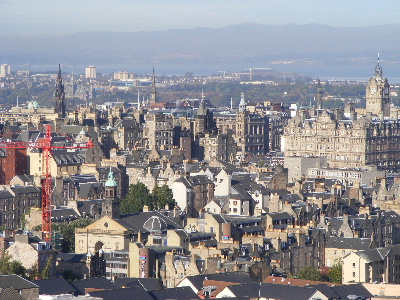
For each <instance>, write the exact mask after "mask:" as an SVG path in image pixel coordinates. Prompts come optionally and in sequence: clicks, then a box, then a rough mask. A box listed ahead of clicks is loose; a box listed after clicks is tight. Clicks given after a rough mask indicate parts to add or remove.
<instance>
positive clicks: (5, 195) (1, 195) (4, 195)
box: [0, 191, 14, 199]
mask: <svg viewBox="0 0 400 300" xmlns="http://www.w3.org/2000/svg"><path fill="white" fill-rule="evenodd" d="M6 198H14V195H13V194H11V193H10V192H9V191H0V199H6Z"/></svg>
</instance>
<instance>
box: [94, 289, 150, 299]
mask: <svg viewBox="0 0 400 300" xmlns="http://www.w3.org/2000/svg"><path fill="white" fill-rule="evenodd" d="M89 295H90V296H92V297H98V298H101V299H103V300H116V299H117V300H154V299H153V298H152V297H151V296H150V295H149V294H148V293H147V291H146V290H145V289H144V288H143V287H132V288H124V289H115V290H105V291H95V292H89Z"/></svg>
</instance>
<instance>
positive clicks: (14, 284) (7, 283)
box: [0, 275, 38, 290]
mask: <svg viewBox="0 0 400 300" xmlns="http://www.w3.org/2000/svg"><path fill="white" fill-rule="evenodd" d="M0 288H1V289H4V288H13V289H14V290H23V289H32V288H38V286H37V285H36V284H34V283H32V282H30V281H28V280H26V279H24V278H22V277H20V276H18V275H0Z"/></svg>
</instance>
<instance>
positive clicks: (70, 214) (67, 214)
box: [51, 208, 79, 220]
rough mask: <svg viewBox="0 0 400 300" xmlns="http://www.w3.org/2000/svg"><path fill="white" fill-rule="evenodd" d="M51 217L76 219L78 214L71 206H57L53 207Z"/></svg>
mask: <svg viewBox="0 0 400 300" xmlns="http://www.w3.org/2000/svg"><path fill="white" fill-rule="evenodd" d="M51 217H52V218H54V219H59V220H61V219H77V218H78V217H79V215H78V214H77V213H76V211H75V210H74V209H72V208H57V209H53V210H52V213H51Z"/></svg>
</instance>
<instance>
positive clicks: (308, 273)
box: [297, 266, 322, 281]
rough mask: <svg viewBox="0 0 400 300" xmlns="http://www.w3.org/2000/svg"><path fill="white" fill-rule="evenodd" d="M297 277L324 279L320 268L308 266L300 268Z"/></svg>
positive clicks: (314, 279) (315, 279)
mask: <svg viewBox="0 0 400 300" xmlns="http://www.w3.org/2000/svg"><path fill="white" fill-rule="evenodd" d="M297 277H298V278H300V279H306V280H313V281H322V275H321V273H320V271H319V270H318V268H315V267H312V266H307V267H305V268H304V269H302V270H300V271H299V273H298V274H297Z"/></svg>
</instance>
